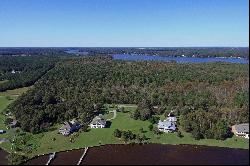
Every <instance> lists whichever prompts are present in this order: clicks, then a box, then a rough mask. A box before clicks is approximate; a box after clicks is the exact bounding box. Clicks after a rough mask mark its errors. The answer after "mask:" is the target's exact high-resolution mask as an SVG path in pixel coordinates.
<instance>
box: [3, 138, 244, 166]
mask: <svg viewBox="0 0 250 166" xmlns="http://www.w3.org/2000/svg"><path fill="white" fill-rule="evenodd" d="M117 145H118V146H122V145H123V146H127V145H131V146H134V145H141V146H143V145H162V146H182V147H185V146H190V147H195V148H197V147H199V148H220V149H232V150H249V149H244V148H232V147H220V146H212V145H211V146H210V145H197V144H160V143H127V144H120V143H119V144H103V145H97V146H89V147H79V148H73V149H68V150H62V151H55V153H62V152H71V151H75V150H82V149H84V148H89V149H92V148H100V147H104V146H117ZM5 152H7V151H5ZM7 153H9V152H7ZM49 154H51V152H50V153H45V154H39V155H36V156H32V157H31V158H29V159H27V160H25V162H23V163H26V162H28V161H30V160H32V159H36V158H38V157H41V156H45V155H49Z"/></svg>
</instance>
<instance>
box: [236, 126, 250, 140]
mask: <svg viewBox="0 0 250 166" xmlns="http://www.w3.org/2000/svg"><path fill="white" fill-rule="evenodd" d="M232 132H233V133H234V134H235V135H236V136H239V137H245V138H247V139H249V123H242V124H238V125H233V126H232Z"/></svg>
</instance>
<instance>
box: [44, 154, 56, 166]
mask: <svg viewBox="0 0 250 166" xmlns="http://www.w3.org/2000/svg"><path fill="white" fill-rule="evenodd" d="M55 156H56V152H54V153H52V154H50V155H49V160H48V162H47V163H46V165H49V163H50V162H51V160H53V159H54V158H55Z"/></svg>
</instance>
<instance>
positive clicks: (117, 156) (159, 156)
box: [27, 144, 249, 165]
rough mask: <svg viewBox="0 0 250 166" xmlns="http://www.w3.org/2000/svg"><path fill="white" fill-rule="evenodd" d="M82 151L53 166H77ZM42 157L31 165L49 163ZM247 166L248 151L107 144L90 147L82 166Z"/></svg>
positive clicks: (61, 156)
mask: <svg viewBox="0 0 250 166" xmlns="http://www.w3.org/2000/svg"><path fill="white" fill-rule="evenodd" d="M82 153H83V150H74V151H69V152H60V153H57V154H56V158H55V159H54V160H53V161H52V162H51V164H50V165H66V164H69V165H75V164H76V163H77V162H78V160H79V158H80V156H81V154H82ZM47 159H48V157H45V156H42V157H38V158H35V159H32V160H30V161H28V163H27V164H28V165H32V164H34V165H41V164H44V163H46V161H47ZM122 164H124V165H134V164H135V165H177V164H181V165H199V164H202V165H229V164H230V165H248V164H249V150H243V149H230V148H219V147H208V146H193V145H160V144H147V145H138V144H135V145H105V146H101V147H95V148H89V150H88V152H87V155H86V156H85V158H84V159H83V162H82V165H122Z"/></svg>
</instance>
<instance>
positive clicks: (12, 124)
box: [9, 119, 19, 128]
mask: <svg viewBox="0 0 250 166" xmlns="http://www.w3.org/2000/svg"><path fill="white" fill-rule="evenodd" d="M9 125H10V127H11V128H15V127H18V126H19V123H18V121H17V120H15V119H13V121H12V122H10V124H9Z"/></svg>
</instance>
